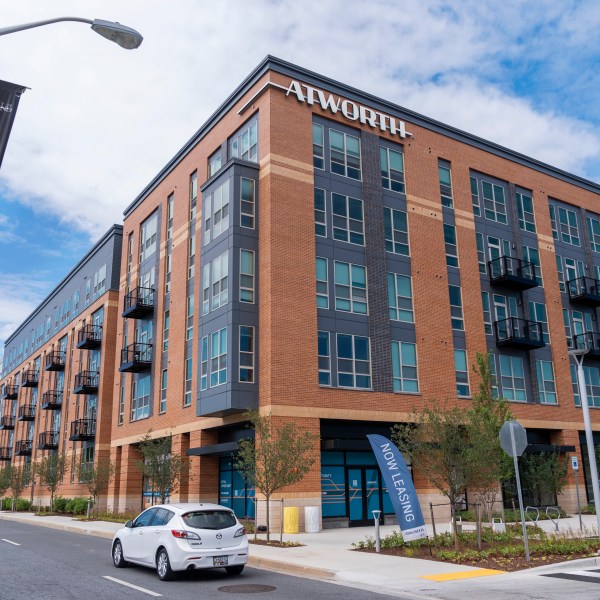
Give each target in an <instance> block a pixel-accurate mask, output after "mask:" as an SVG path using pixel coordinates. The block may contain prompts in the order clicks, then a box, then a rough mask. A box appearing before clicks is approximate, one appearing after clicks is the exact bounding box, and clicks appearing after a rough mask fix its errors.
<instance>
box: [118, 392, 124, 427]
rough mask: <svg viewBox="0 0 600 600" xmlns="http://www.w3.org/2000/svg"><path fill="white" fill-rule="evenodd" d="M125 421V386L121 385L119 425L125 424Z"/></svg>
mask: <svg viewBox="0 0 600 600" xmlns="http://www.w3.org/2000/svg"><path fill="white" fill-rule="evenodd" d="M124 421H125V386H124V385H122V386H121V394H120V395H119V425H123V422H124Z"/></svg>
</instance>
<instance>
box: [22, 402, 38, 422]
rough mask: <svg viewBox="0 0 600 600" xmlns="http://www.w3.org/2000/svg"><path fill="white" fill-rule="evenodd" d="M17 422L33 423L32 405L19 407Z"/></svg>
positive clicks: (33, 410)
mask: <svg viewBox="0 0 600 600" xmlns="http://www.w3.org/2000/svg"><path fill="white" fill-rule="evenodd" d="M18 414H19V416H18V420H19V421H35V406H34V405H33V404H24V405H23V406H19V413H18Z"/></svg>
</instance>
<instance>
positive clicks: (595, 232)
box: [587, 216, 600, 279]
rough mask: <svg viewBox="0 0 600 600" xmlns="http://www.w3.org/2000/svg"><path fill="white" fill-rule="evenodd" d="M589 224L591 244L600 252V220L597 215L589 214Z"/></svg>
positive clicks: (593, 248)
mask: <svg viewBox="0 0 600 600" xmlns="http://www.w3.org/2000/svg"><path fill="white" fill-rule="evenodd" d="M587 226H588V234H589V238H590V246H591V248H592V250H593V251H594V252H600V221H599V220H598V219H596V218H595V217H589V216H588V218H587ZM596 279H597V278H596Z"/></svg>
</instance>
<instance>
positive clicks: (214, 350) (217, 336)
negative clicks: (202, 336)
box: [210, 327, 227, 387]
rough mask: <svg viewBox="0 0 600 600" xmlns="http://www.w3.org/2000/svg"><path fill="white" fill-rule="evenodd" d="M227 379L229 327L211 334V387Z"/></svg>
mask: <svg viewBox="0 0 600 600" xmlns="http://www.w3.org/2000/svg"><path fill="white" fill-rule="evenodd" d="M226 381H227V327H224V328H223V329H220V330H219V331H217V332H215V333H213V334H211V336H210V387H216V386H218V385H222V384H224V383H225V382H226Z"/></svg>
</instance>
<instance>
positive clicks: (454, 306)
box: [448, 285, 465, 331]
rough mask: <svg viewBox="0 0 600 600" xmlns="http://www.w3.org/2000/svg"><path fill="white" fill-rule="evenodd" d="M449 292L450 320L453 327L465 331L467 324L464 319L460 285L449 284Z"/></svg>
mask: <svg viewBox="0 0 600 600" xmlns="http://www.w3.org/2000/svg"><path fill="white" fill-rule="evenodd" d="M448 292H449V295H450V320H451V323H452V329H457V330H458V331H463V330H464V328H465V324H464V320H463V309H462V298H461V292H460V287H459V286H458V285H449V286H448Z"/></svg>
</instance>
